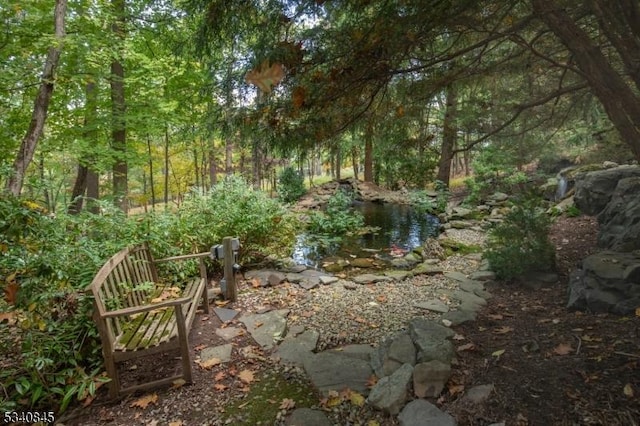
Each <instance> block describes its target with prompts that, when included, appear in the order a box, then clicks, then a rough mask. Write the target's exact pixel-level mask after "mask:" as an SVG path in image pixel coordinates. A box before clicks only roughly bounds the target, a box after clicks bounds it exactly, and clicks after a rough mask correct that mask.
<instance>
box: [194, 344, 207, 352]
mask: <svg viewBox="0 0 640 426" xmlns="http://www.w3.org/2000/svg"><path fill="white" fill-rule="evenodd" d="M206 347H207V345H198V346H194V348H193V350H194V351H201V350H203V349H204V348H206Z"/></svg>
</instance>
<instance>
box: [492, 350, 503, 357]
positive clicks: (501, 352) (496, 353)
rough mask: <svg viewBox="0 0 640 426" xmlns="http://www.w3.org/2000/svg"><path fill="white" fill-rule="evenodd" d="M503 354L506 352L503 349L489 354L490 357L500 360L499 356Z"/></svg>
mask: <svg viewBox="0 0 640 426" xmlns="http://www.w3.org/2000/svg"><path fill="white" fill-rule="evenodd" d="M505 352H506V350H505V349H500V350H497V351H495V352H493V353H492V354H491V356H495V357H496V358H500V356H501V355H502V354H504V353H505Z"/></svg>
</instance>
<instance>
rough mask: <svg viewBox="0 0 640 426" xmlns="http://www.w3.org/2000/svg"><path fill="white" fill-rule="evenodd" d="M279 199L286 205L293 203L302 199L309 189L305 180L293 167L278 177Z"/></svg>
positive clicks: (286, 169)
mask: <svg viewBox="0 0 640 426" xmlns="http://www.w3.org/2000/svg"><path fill="white" fill-rule="evenodd" d="M277 191H278V197H279V198H280V200H282V201H283V202H285V203H293V202H295V201H297V200H298V199H299V198H300V197H302V196H303V195H304V194H305V193H306V192H307V189H306V188H305V187H304V178H303V177H302V176H301V175H300V173H298V172H296V171H295V170H294V169H293V167H287V168H285V169H284V170H283V171H282V172H281V173H280V175H279V176H278V188H277Z"/></svg>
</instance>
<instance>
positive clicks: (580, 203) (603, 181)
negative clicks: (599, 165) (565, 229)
mask: <svg viewBox="0 0 640 426" xmlns="http://www.w3.org/2000/svg"><path fill="white" fill-rule="evenodd" d="M637 176H640V167H639V166H631V165H624V166H618V167H613V168H610V169H604V170H596V171H592V172H588V173H584V174H579V175H577V176H576V178H575V179H576V193H575V197H574V202H575V205H576V207H578V208H579V209H580V210H581V211H582V212H583V213H585V214H587V215H589V216H595V215H597V214H599V213H600V212H601V211H602V210H604V208H605V207H606V206H607V204H608V203H609V201H610V200H611V195H612V194H613V190H614V189H615V188H616V186H617V185H618V182H619V181H620V180H621V179H626V178H629V177H637Z"/></svg>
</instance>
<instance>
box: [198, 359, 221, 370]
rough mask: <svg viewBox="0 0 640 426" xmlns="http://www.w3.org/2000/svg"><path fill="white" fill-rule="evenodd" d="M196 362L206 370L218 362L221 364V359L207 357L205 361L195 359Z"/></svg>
mask: <svg viewBox="0 0 640 426" xmlns="http://www.w3.org/2000/svg"><path fill="white" fill-rule="evenodd" d="M196 363H197V364H198V365H199V366H200V367H202V368H204V369H205V370H208V369H210V368H211V367H214V366H216V365H218V364H222V360H221V359H220V358H210V359H208V360H206V361H202V360H198V361H196Z"/></svg>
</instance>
